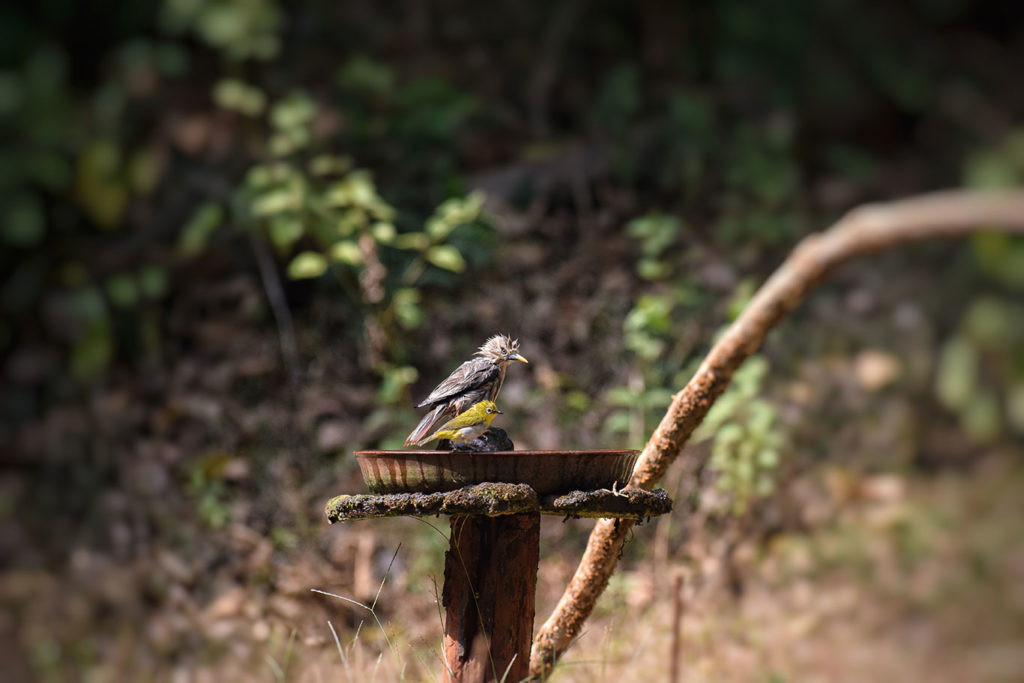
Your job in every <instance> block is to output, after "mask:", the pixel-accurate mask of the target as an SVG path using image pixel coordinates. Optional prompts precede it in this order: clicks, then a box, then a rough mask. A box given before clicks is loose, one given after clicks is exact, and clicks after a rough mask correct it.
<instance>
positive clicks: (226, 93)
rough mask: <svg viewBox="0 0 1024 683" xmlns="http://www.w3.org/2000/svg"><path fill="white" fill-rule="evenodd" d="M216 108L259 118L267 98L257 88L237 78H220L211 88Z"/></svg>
mask: <svg viewBox="0 0 1024 683" xmlns="http://www.w3.org/2000/svg"><path fill="white" fill-rule="evenodd" d="M213 101H214V102H216V103H217V106H219V107H221V108H223V109H227V110H229V111H236V112H238V113H240V114H244V115H246V116H259V115H260V114H262V113H263V110H264V108H266V106H267V96H266V95H264V94H263V91H262V90H260V89H259V88H257V87H255V86H252V85H249V84H248V83H246V82H244V81H240V80H238V79H237V78H222V79H221V80H219V81H217V83H216V84H215V85H214V86H213Z"/></svg>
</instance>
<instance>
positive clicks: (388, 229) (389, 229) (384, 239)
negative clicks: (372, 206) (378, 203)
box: [370, 221, 397, 244]
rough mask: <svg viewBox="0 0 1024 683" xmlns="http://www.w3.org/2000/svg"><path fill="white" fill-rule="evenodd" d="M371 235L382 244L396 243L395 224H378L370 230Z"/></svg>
mask: <svg viewBox="0 0 1024 683" xmlns="http://www.w3.org/2000/svg"><path fill="white" fill-rule="evenodd" d="M370 234H371V235H373V239H375V240H377V241H378V242H380V243H381V244H391V243H392V242H394V241H395V235H396V234H397V232H396V231H395V226H394V224H393V223H387V222H383V221H381V222H377V223H374V224H373V227H372V228H370Z"/></svg>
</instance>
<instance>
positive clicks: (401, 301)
mask: <svg viewBox="0 0 1024 683" xmlns="http://www.w3.org/2000/svg"><path fill="white" fill-rule="evenodd" d="M391 306H392V308H393V309H394V311H395V317H396V318H397V319H398V324H399V325H401V326H402V327H403V328H405V329H407V330H413V329H416V328H417V327H419V326H420V325H421V324H423V318H424V313H423V308H422V307H421V306H420V293H419V292H418V291H417V290H415V289H413V288H412V287H403V288H401V289H399V290H398V291H396V292H395V294H394V296H393V297H391Z"/></svg>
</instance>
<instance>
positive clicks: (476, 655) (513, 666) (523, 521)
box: [441, 512, 540, 683]
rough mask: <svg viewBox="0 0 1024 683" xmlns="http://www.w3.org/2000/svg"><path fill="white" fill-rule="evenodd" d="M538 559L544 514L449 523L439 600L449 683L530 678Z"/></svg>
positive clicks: (460, 518)
mask: <svg viewBox="0 0 1024 683" xmlns="http://www.w3.org/2000/svg"><path fill="white" fill-rule="evenodd" d="M539 558H540V514H539V513H536V512H532V513H526V514H516V515H501V516H496V517H488V516H485V515H470V516H455V517H452V518H451V538H450V541H449V548H448V552H447V553H445V559H444V590H443V594H442V599H441V600H442V603H443V604H444V607H445V623H444V655H445V668H446V671H445V676H446V678H445V680H447V681H451V682H452V683H483V682H484V681H488V682H490V681H501V680H502V679H503V678H504V680H505V681H510V682H512V681H521V680H523V679H524V678H527V677H528V675H529V671H530V645H531V643H532V641H533V617H534V610H535V606H534V597H535V595H536V592H537V564H538V561H539ZM506 671H507V672H508V674H507V675H506Z"/></svg>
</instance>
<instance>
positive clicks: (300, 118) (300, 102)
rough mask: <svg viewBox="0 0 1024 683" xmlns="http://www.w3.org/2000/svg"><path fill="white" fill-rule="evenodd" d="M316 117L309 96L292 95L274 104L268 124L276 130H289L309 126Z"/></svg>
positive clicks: (314, 106) (313, 104)
mask: <svg viewBox="0 0 1024 683" xmlns="http://www.w3.org/2000/svg"><path fill="white" fill-rule="evenodd" d="M315 115H316V104H315V103H314V102H313V100H311V99H310V98H309V96H307V95H305V94H302V93H294V94H291V95H289V96H288V97H286V98H284V99H283V100H280V101H278V102H275V103H274V106H273V107H271V108H270V122H271V123H272V124H273V126H274V127H275V128H277V129H278V130H291V129H294V128H298V127H301V126H305V125H307V124H309V123H310V122H311V121H312V120H313V117H314V116H315Z"/></svg>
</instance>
